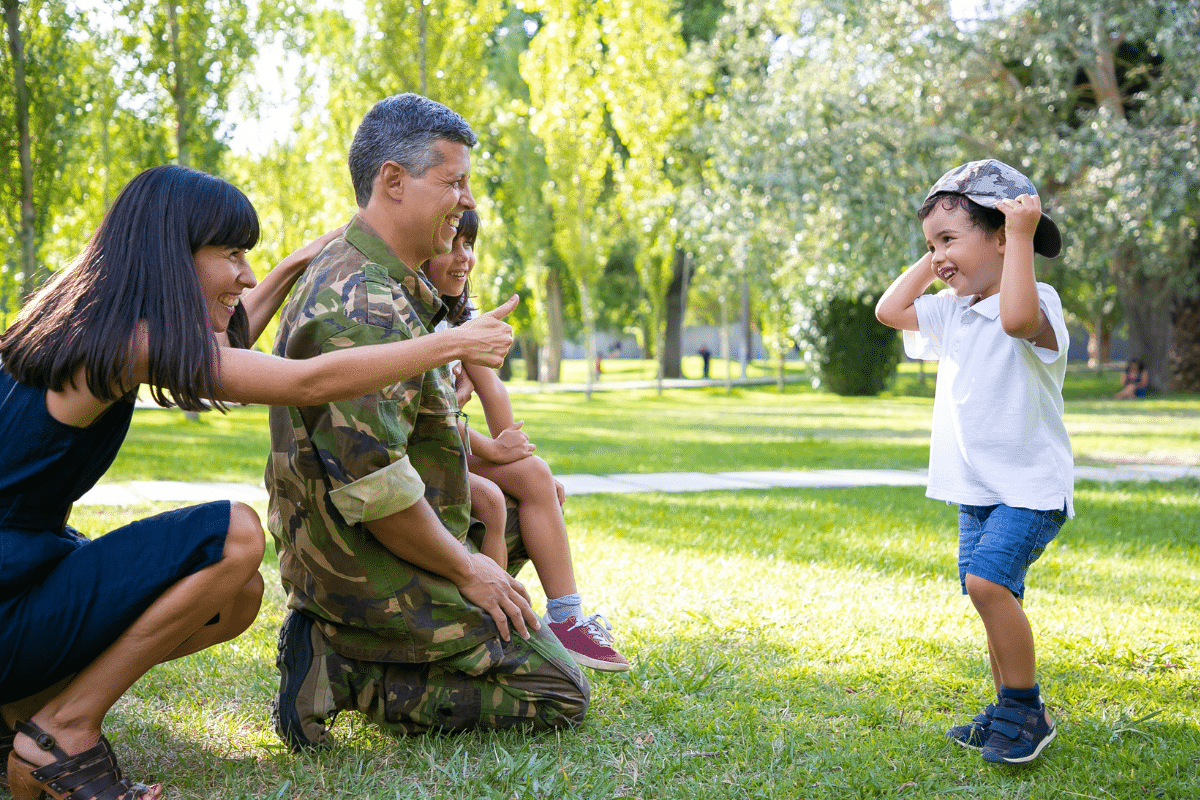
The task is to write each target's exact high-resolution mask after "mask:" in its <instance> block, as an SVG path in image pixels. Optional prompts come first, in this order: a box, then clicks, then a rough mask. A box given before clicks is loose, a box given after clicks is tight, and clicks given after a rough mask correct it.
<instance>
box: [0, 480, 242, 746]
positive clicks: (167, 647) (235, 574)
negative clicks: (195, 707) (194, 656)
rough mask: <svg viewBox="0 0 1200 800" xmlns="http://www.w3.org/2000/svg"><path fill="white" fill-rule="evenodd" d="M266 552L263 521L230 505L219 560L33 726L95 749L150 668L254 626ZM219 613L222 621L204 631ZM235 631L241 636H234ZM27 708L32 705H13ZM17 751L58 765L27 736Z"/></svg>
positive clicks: (173, 590)
mask: <svg viewBox="0 0 1200 800" xmlns="http://www.w3.org/2000/svg"><path fill="white" fill-rule="evenodd" d="M263 548H264V535H263V530H262V525H261V523H260V522H259V520H258V515H257V514H256V513H255V512H254V510H253V509H252V508H250V507H249V506H247V505H244V504H242V503H231V504H230V517H229V531H228V533H227V534H226V537H225V549H224V551H223V553H222V556H221V559H220V560H219V561H217V562H216V563H215V564H210V565H209V566H207V567H205V568H204V569H202V570H200V571H199V572H196V573H195V574H193V575H189V576H188V577H186V578H184V579H183V580H181V581H179V582H177V583H175V584H174V585H173V586H171V587H170V588H169V589H167V591H166V592H164V593H163V594H162V596H160V597H159V598H158V600H156V601H155V602H154V603H153V604H152V605H151V606H150V607H149V608H147V609H146V610H145V611H144V612H143V613H142V615H141V616H140V617H138V618H137V619H136V620H135V621H134V623H133V624H132V625H131V626H130V627H129V628H128V629H127V630H126V631H125V632H124V633H123V634H121V636H120V637H119V638H118V639H117V640H116V641H115V642H113V644H112V645H110V646H109V647H108V649H106V650H105V651H104V652H103V653H101V654H100V656H99V657H98V658H97V659H96V660H95V661H93V662H92V663H91V664H89V665H88V666H87V667H86V668H84V670H83V671H82V672H80V673H79V674H78V675H76V676H75V677H74V678H72V679H71V680H70V682H69V683H68V684H67V685H66V686H65V687H63V688H62V689H61V691H59V692H58V693H57V694H55V695H54V696H53V697H51V698H50V699H48V700H47V701H46V702H45V703H44V704H43V705H42V706H41V708H40V709H39V710H37V711H36V712H35V713H33V714H32V717H31V719H32V721H33V722H34V723H35V724H36V725H38V726H39V727H41V728H42V729H43V730H45V731H46V732H47V733H49V734H50V735H52V736H53V737H54V738H55V739H56V740H57V741H58V745H59V747H61V748H62V749H63V750H64V751H66V752H67V753H72V754H73V753H79V752H81V751H83V750H86V749H87V748H89V747H92V746H93V745H95V744H96V742H97V741H99V739H100V729H101V725H102V724H103V722H104V717H105V715H106V714H107V713H108V710H109V709H110V708H112V706H113V704H115V703H116V702H117V700H118V699H120V697H121V696H122V695H123V694H125V692H127V691H128V690H129V688H130V687H131V686H132V685H133V684H134V683H135V682H136V681H137V680H138V679H139V678H140V677H142V676H143V675H145V674H146V673H147V672H149V671H150V668H151V667H153V666H154V665H156V664H159V663H161V662H163V661H166V660H169V659H171V658H177V657H179V656H181V655H185V654H187V653H191V652H196V651H197V650H200V649H202V647H207V646H209V645H210V644H216V643H217V642H219V641H225V640H226V639H229V638H232V637H233V636H236V635H237V634H238V633H240V632H241V630H244V629H245V628H246V627H248V626H249V624H250V622H252V621H253V619H254V614H256V613H257V610H258V602H260V601H261V598H262V594H261V589H262V578H261V577H259V576H258V566H259V564H260V563H261V561H262V556H263ZM256 593H257V594H256ZM251 609H253V613H252V611H251ZM227 610H228V613H229V616H228V618H227V617H226V616H225V614H226V611H227ZM218 613H221V620H220V621H219V622H218V623H217V624H215V625H211V626H210V625H206V623H208V622H209V621H210V620H211V619H212V618H213V617H214V616H216V615H217V614H218ZM238 625H241V626H242V627H241V629H239V630H234V629H235V628H236V627H237V626H238ZM206 627H207V628H208V629H209V630H205V628H206ZM43 694H44V693H43ZM28 705H31V704H29V703H28V701H22V702H21V703H18V704H13V706H18V707H19V706H26V707H27V708H28ZM10 708H12V706H9V707H6V713H7V711H8V709H10ZM27 708H26V710H27ZM14 747H15V749H16V752H17V755H18V756H20V757H21V758H22V759H23V760H25V761H27V762H29V763H31V764H35V765H38V766H41V765H44V764H48V763H50V762H51V761H53V760H54V759H53V757H52V756H51V755H50V754H49V753H47V752H45V751H43V750H41V749H40V748H38V747H37V745H36V744H34V742H33V741H32V740H30V739H29V737H28V736H25V735H24V734H19V735H18V736H17V739H16V741H15V742H14Z"/></svg>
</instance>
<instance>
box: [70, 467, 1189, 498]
mask: <svg viewBox="0 0 1200 800" xmlns="http://www.w3.org/2000/svg"><path fill="white" fill-rule="evenodd" d="M556 477H557V478H558V479H559V480H560V481H562V484H563V486H565V487H566V490H567V494H568V495H584V494H630V493H635V492H706V491H713V490H721V489H725V490H729V489H734V490H737V489H776V488H807V489H837V488H847V487H854V486H924V485H925V479H926V472H925V470H923V469H920V470H904V469H813V470H754V471H745V472H642V473H626V474H621V475H587V474H578V475H558V476H556ZM1187 477H1192V478H1200V465H1193V466H1186V465H1185V466H1177V465H1172V464H1122V465H1120V466H1113V467H1089V466H1077V467H1075V479H1076V480H1093V481H1101V482H1104V483H1116V482H1119V481H1171V480H1175V479H1177V478H1187ZM266 499H267V492H266V489H264V488H263V487H262V486H261V485H255V484H249V483H189V482H186V481H130V482H128V483H102V484H100V485H98V486H96V487H95V488H93V489H92V490H91V491H90V492H88V493H87V494H85V495H84V496H83V497H82V498H80V499H79V501H78V505H117V506H123V505H136V504H138V503H147V502H168V503H171V502H178V503H203V502H208V501H210V500H241V501H243V502H247V503H254V502H259V501H262V502H265V501H266Z"/></svg>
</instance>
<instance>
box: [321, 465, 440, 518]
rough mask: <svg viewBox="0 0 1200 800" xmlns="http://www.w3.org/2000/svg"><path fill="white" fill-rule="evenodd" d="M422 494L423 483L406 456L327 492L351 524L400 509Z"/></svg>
mask: <svg viewBox="0 0 1200 800" xmlns="http://www.w3.org/2000/svg"><path fill="white" fill-rule="evenodd" d="M424 496H425V483H424V481H422V480H421V476H420V475H418V474H417V471H416V470H415V469H413V465H412V462H410V461H409V460H408V456H407V455H406V456H404V457H403V458H401V459H400V460H399V461H393V462H392V463H391V464H389V465H388V466H386V467H384V468H383V469H380V470H376V471H375V472H372V473H371V474H370V475H367V476H366V477H363V478H359V479H358V480H356V481H354V483H347V484H344V485H342V486H339V487H338V488H336V489H334V490H333V491H331V492H330V493H329V497H330V499H331V500H333V504H334V505H335V506H337V510H338V511H339V512H341V514H342V517H344V518H345V520H346V522H347V523H349V524H351V525H357V524H358V523H360V522H370V521H371V520H374V519H382V518H383V517H387V516H390V515H392V514H395V513H396V512H398V511H403V510H404V509H406V508H408V507H409V506H411V505H412V504H413V503H416V502H417V501H418V500H420V499H421V498H422V497H424Z"/></svg>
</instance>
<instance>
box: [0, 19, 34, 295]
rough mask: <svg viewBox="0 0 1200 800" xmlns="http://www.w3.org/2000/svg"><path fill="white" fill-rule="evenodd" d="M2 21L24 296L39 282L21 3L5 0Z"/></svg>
mask: <svg viewBox="0 0 1200 800" xmlns="http://www.w3.org/2000/svg"><path fill="white" fill-rule="evenodd" d="M4 23H5V26H6V27H7V28H8V50H9V53H11V54H12V62H13V84H14V85H15V88H16V94H17V96H16V101H17V102H16V109H15V111H16V115H17V160H18V162H19V163H20V166H21V230H20V237H21V273H22V275H23V276H24V286H23V287H22V288H23V296H22V298H21V300H23V299H24V297H27V296H29V293H30V292H32V291H33V290H34V289H36V288H37V287H38V284H40V283H41V282H42V274H41V270H40V269H39V267H38V260H37V230H36V222H35V219H36V218H35V217H34V213H33V158H32V155H31V153H30V136H29V86H28V85H27V84H26V82H25V47H24V45H23V43H22V41H21V17H20V3H19V2H18V0H4Z"/></svg>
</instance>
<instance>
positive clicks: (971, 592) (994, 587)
mask: <svg viewBox="0 0 1200 800" xmlns="http://www.w3.org/2000/svg"><path fill="white" fill-rule="evenodd" d="M966 585H967V595H968V596H969V597H970V598H971V601H972V602H974V603H976V604H979V603H991V602H998V601H1004V602H1007V601H1010V600H1012V599H1013V598H1014V597H1015V595H1014V594H1013V592H1012V590H1011V589H1009V588H1008V587H1007V586H1005V585H1004V584H1002V583H996V582H995V581H989V580H988V579H987V578H981V577H979V576H978V575H973V574H971V573H967V578H966Z"/></svg>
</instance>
